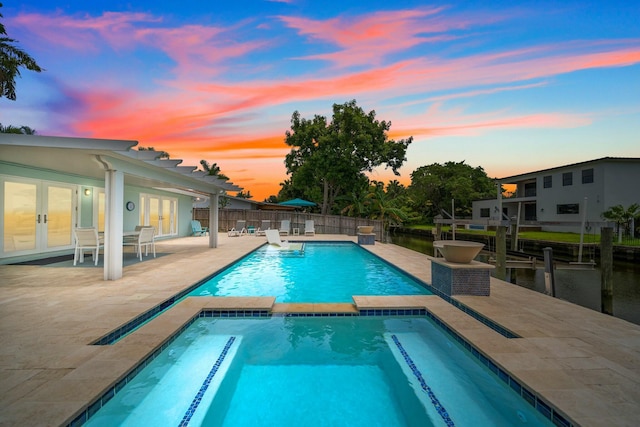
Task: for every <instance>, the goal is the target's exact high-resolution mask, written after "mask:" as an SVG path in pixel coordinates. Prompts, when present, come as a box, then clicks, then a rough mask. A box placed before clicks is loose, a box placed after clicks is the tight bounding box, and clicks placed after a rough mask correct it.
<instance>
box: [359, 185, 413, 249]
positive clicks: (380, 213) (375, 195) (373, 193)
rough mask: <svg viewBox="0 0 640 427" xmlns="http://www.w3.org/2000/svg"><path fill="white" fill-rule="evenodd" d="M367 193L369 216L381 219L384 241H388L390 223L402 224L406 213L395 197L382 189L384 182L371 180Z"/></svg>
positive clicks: (406, 217) (406, 216)
mask: <svg viewBox="0 0 640 427" xmlns="http://www.w3.org/2000/svg"><path fill="white" fill-rule="evenodd" d="M372 184H373V185H371V186H370V187H369V193H368V194H367V204H368V205H369V218H371V219H379V220H382V226H383V228H384V230H383V237H384V241H385V242H386V241H389V229H390V228H391V225H395V224H402V223H403V222H404V221H406V220H407V219H408V215H407V214H406V212H405V211H404V210H403V209H402V207H401V206H400V205H399V204H398V203H397V199H393V198H391V197H389V195H388V194H387V193H385V191H384V184H383V183H381V182H375V181H374V182H373V183H372Z"/></svg>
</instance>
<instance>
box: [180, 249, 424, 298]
mask: <svg viewBox="0 0 640 427" xmlns="http://www.w3.org/2000/svg"><path fill="white" fill-rule="evenodd" d="M430 294H431V292H430V291H429V290H428V289H427V288H425V287H424V285H422V284H420V283H419V282H418V281H416V280H414V279H412V278H411V277H409V276H408V275H406V274H404V273H403V272H401V271H400V270H398V269H396V268H395V267H393V266H391V265H390V264H387V263H386V262H384V261H382V260H381V259H379V258H377V257H376V256H375V255H372V254H371V253H369V252H367V251H366V250H363V249H362V248H360V247H359V246H357V245H355V244H352V243H305V245H304V252H302V253H301V252H300V251H281V250H279V249H276V248H273V247H270V246H266V247H262V248H260V249H258V250H256V251H254V252H253V253H252V254H250V255H249V256H247V257H245V258H244V259H242V260H241V261H240V262H238V263H236V264H234V265H233V266H231V267H229V268H228V269H226V270H225V271H223V272H221V273H220V274H217V275H216V276H214V277H212V278H211V279H210V280H208V281H207V282H205V283H203V284H202V285H201V286H199V287H198V288H197V289H195V290H193V291H192V292H190V293H189V294H188V296H274V297H276V302H283V303H284V302H297V303H314V302H316V303H317V302H326V303H339V302H344V303H351V302H353V300H352V296H353V295H430Z"/></svg>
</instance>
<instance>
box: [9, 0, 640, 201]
mask: <svg viewBox="0 0 640 427" xmlns="http://www.w3.org/2000/svg"><path fill="white" fill-rule="evenodd" d="M2 3H4V7H2V8H0V13H2V15H4V18H2V23H3V24H4V25H5V27H6V30H7V33H8V36H9V37H11V38H13V39H16V40H18V42H19V47H21V48H23V49H24V50H26V51H27V52H28V53H29V54H30V55H31V56H33V57H34V58H35V59H36V61H37V62H38V64H39V65H40V66H41V67H43V68H45V69H46V71H44V72H42V73H34V72H30V71H27V70H25V69H22V77H21V78H19V79H18V81H17V96H18V100H17V101H9V100H7V99H5V98H2V99H0V123H2V124H3V125H5V126H6V125H16V126H22V125H26V126H29V127H31V128H34V129H35V130H36V131H37V133H38V134H40V135H60V136H82V137H94V138H114V139H133V140H137V141H139V143H140V145H142V146H145V147H150V146H152V147H155V148H156V149H157V150H164V151H167V152H169V153H170V154H171V157H172V158H179V159H183V160H184V162H183V165H198V164H199V161H200V160H201V159H206V160H208V161H209V162H215V163H217V164H218V165H219V166H220V168H221V169H222V172H223V173H224V174H226V175H227V176H229V177H230V178H231V181H233V182H234V183H235V184H237V185H239V186H242V187H244V188H245V191H250V192H251V194H252V195H253V196H254V199H255V200H263V199H264V198H265V197H268V196H269V195H272V194H277V193H278V190H279V189H280V186H279V183H280V182H282V181H284V180H285V179H286V178H287V176H286V171H285V167H284V156H285V155H286V153H287V152H288V151H289V149H288V148H287V146H286V145H285V144H284V135H285V131H286V130H287V129H289V128H290V120H291V114H292V113H293V112H294V111H295V110H298V111H300V113H301V115H302V117H305V118H309V119H311V118H313V116H314V115H316V114H319V115H324V116H327V117H328V118H330V117H331V108H332V105H333V104H334V103H340V104H341V103H344V102H347V101H349V100H351V99H355V100H357V103H358V105H359V106H360V107H362V108H363V109H364V110H365V111H367V112H368V111H370V110H375V111H376V114H377V117H378V119H380V120H389V121H391V122H392V126H391V131H390V133H389V137H390V138H392V139H401V138H406V137H408V136H413V137H414V142H413V144H412V145H411V146H410V147H409V149H408V151H407V161H406V162H405V165H404V166H403V167H402V168H401V169H400V172H401V176H400V177H397V178H396V177H394V175H393V174H392V173H391V172H390V171H389V170H385V169H384V168H381V169H380V170H377V171H375V172H374V173H373V174H372V175H371V178H372V179H377V180H381V181H384V182H387V181H388V180H390V179H398V180H399V181H400V182H402V183H403V184H405V185H408V184H409V183H410V175H411V172H413V171H414V170H415V169H417V168H418V167H420V166H424V165H429V164H432V163H445V162H447V161H455V162H460V161H465V162H466V163H467V164H469V165H471V166H473V167H476V166H482V167H483V168H484V170H485V171H486V172H487V174H488V175H489V176H490V177H497V178H500V177H505V176H510V175H515V174H519V173H525V172H531V171H535V170H538V169H544V168H548V167H554V166H561V165H563V164H567V163H575V162H581V161H586V160H592V159H596V158H600V157H606V156H613V157H640V2H638V1H629V0H625V1H618V0H612V1H600V2H598V1H588V2H585V1H583V0H581V1H573V0H567V1H562V2H559V1H548V2H546V1H531V2H509V1H486V0H484V1H462V0H458V1H448V2H425V1H395V2H393V1H391V2H390V1H384V2H383V1H377V0H367V1H360V0H359V1H349V0H343V1H322V2H319V1H310V0H261V1H258V0H243V1H235V2H233V1H189V0H187V1H166V0H149V1H147V0H136V1H129V0H127V1H120V0H111V1H103V0H91V1H87V0H82V1H80V0H61V1H49V0H41V1H36V0H20V1H15V0H2Z"/></svg>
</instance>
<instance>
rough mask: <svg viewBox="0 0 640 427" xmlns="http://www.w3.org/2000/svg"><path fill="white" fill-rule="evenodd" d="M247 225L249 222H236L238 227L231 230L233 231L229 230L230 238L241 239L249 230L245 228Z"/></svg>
mask: <svg viewBox="0 0 640 427" xmlns="http://www.w3.org/2000/svg"><path fill="white" fill-rule="evenodd" d="M246 224H247V221H244V220H238V221H237V222H236V226H235V227H233V228H231V230H229V237H240V236H242V235H243V234H244V233H246V232H247V229H246V228H245V225H246Z"/></svg>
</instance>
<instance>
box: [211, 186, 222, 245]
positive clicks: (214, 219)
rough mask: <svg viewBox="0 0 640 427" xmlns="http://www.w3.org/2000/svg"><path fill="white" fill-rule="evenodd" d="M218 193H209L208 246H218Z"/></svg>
mask: <svg viewBox="0 0 640 427" xmlns="http://www.w3.org/2000/svg"><path fill="white" fill-rule="evenodd" d="M219 198H220V196H219V195H218V194H209V247H210V248H217V247H218V209H219V207H218V201H219Z"/></svg>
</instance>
